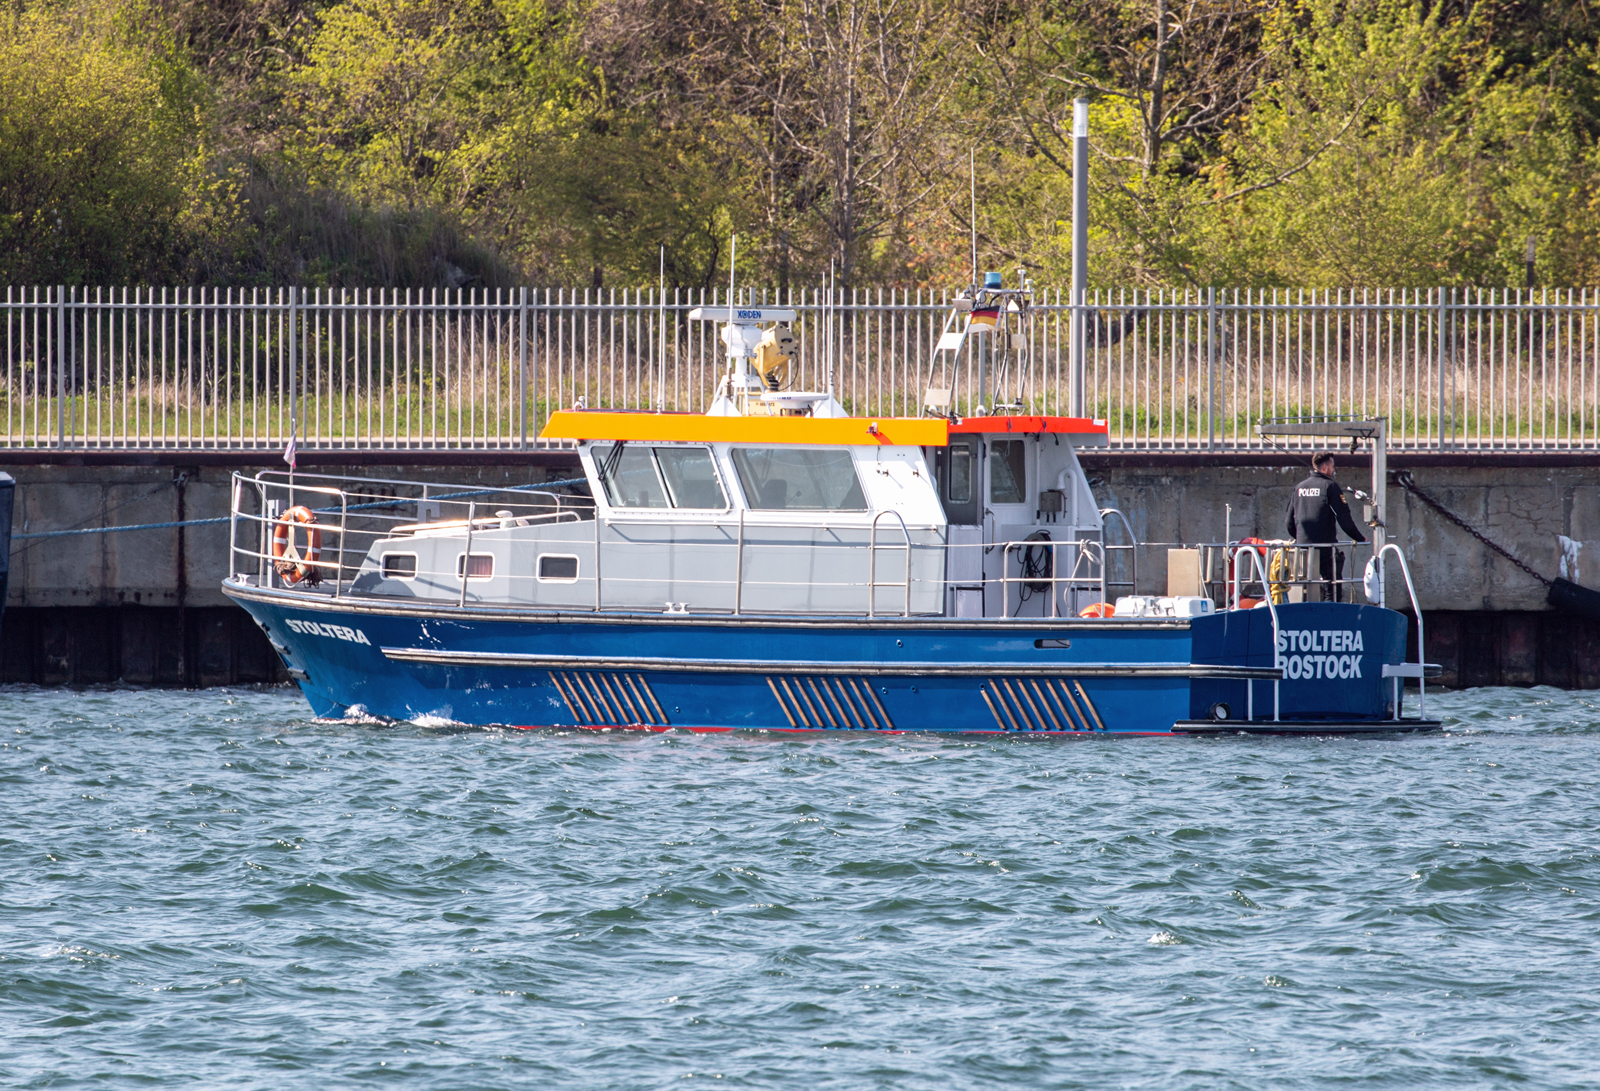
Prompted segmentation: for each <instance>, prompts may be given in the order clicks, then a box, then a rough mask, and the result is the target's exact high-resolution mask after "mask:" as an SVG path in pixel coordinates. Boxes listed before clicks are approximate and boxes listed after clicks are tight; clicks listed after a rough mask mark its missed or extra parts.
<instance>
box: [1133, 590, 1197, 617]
mask: <svg viewBox="0 0 1600 1091" xmlns="http://www.w3.org/2000/svg"><path fill="white" fill-rule="evenodd" d="M1214 610H1215V606H1214V605H1213V604H1212V602H1211V600H1210V599H1208V598H1203V597H1201V596H1199V595H1163V596H1160V597H1157V596H1155V595H1124V596H1123V597H1122V598H1120V599H1118V600H1117V612H1116V614H1115V615H1113V616H1115V617H1202V616H1204V615H1206V614H1209V613H1212V612H1213V611H1214Z"/></svg>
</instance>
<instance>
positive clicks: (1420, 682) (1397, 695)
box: [1378, 542, 1428, 720]
mask: <svg viewBox="0 0 1600 1091" xmlns="http://www.w3.org/2000/svg"><path fill="white" fill-rule="evenodd" d="M1390 550H1393V551H1394V555H1395V556H1396V557H1398V558H1399V559H1400V574H1401V575H1402V576H1404V577H1405V579H1406V594H1407V595H1409V596H1411V612H1412V613H1413V614H1416V615H1417V661H1416V662H1415V663H1410V662H1406V663H1399V664H1389V663H1385V664H1384V665H1383V673H1384V674H1386V675H1388V676H1389V677H1390V678H1393V679H1394V718H1395V719H1396V720H1398V719H1400V700H1401V697H1402V696H1403V694H1404V692H1405V691H1404V688H1403V687H1404V679H1406V678H1415V679H1416V680H1417V715H1418V716H1419V717H1421V718H1422V719H1424V720H1425V719H1427V718H1428V682H1427V679H1426V678H1425V677H1424V676H1425V675H1426V673H1427V670H1428V653H1427V645H1426V641H1425V638H1424V636H1423V629H1422V604H1421V603H1419V602H1418V601H1417V589H1416V587H1415V585H1413V584H1412V582H1411V566H1410V565H1408V564H1407V563H1406V555H1405V553H1404V552H1403V551H1402V550H1401V549H1400V547H1399V546H1398V545H1396V544H1395V543H1394V542H1385V543H1384V545H1383V548H1382V549H1380V550H1379V551H1378V579H1379V581H1380V583H1381V581H1382V580H1383V578H1384V571H1383V558H1384V557H1385V556H1387V555H1388V553H1389V551H1390Z"/></svg>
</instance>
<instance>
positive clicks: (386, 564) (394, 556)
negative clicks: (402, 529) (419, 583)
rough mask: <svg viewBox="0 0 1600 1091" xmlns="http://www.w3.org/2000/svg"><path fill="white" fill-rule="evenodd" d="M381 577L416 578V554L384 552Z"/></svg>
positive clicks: (389, 578)
mask: <svg viewBox="0 0 1600 1091" xmlns="http://www.w3.org/2000/svg"><path fill="white" fill-rule="evenodd" d="M383 578H384V579H386V580H414V579H416V578H417V555H416V554H415V553H385V554H384V555H383Z"/></svg>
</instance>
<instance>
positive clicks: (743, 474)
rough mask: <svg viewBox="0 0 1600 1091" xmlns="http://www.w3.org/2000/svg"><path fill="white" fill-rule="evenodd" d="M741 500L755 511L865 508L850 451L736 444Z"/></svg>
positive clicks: (735, 461)
mask: <svg viewBox="0 0 1600 1091" xmlns="http://www.w3.org/2000/svg"><path fill="white" fill-rule="evenodd" d="M733 466H734V469H735V470H737V471H738V472H739V484H740V486H741V487H743V489H744V497H745V502H746V503H748V504H749V505H750V507H751V508H753V509H755V510H757V511H779V510H791V511H866V510H867V498H866V496H865V494H863V493H862V491H861V483H860V482H859V481H857V480H856V468H855V461H854V460H853V459H852V458H851V457H850V452H849V451H837V450H834V451H815V450H804V449H797V448H793V447H736V448H734V451H733Z"/></svg>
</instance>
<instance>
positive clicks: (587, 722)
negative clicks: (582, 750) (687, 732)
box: [550, 671, 667, 727]
mask: <svg viewBox="0 0 1600 1091" xmlns="http://www.w3.org/2000/svg"><path fill="white" fill-rule="evenodd" d="M550 681H551V682H552V683H553V684H554V685H555V687H556V689H557V691H559V692H560V694H561V699H562V700H563V701H565V702H566V703H567V711H568V712H570V713H572V718H573V720H574V721H575V722H577V723H579V724H582V725H584V726H586V727H600V726H605V727H624V726H631V725H634V724H645V725H649V726H651V727H666V726H667V714H666V713H665V712H663V711H661V703H660V702H659V701H657V700H656V695H655V693H654V692H653V691H652V690H651V689H650V683H649V682H646V681H645V680H644V675H642V674H623V673H620V672H618V671H551V672H550Z"/></svg>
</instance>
